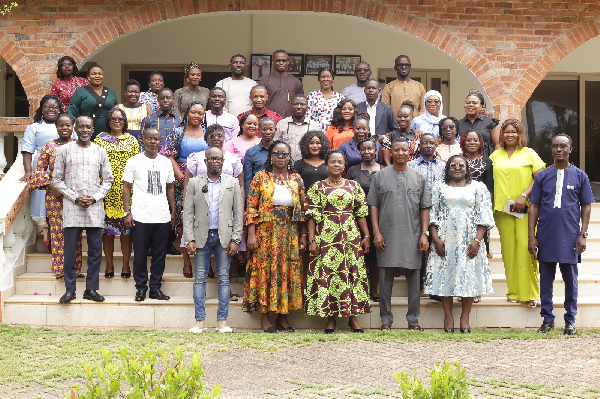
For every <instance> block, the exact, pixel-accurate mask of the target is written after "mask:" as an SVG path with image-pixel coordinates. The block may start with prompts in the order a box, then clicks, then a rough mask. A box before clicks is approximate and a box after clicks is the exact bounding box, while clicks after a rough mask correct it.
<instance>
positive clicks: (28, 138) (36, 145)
mask: <svg viewBox="0 0 600 399" xmlns="http://www.w3.org/2000/svg"><path fill="white" fill-rule="evenodd" d="M57 138H58V133H57V132H56V125H54V123H46V122H44V120H43V119H42V120H41V121H39V122H33V123H32V124H31V125H29V126H27V127H26V128H25V133H23V143H22V144H21V152H28V153H30V154H32V157H33V160H32V163H31V170H32V171H34V170H36V165H37V162H38V157H39V155H40V151H41V150H42V147H43V146H44V144H46V143H47V142H49V141H51V140H54V139H57ZM44 196H45V193H44V191H43V190H34V191H32V192H31V195H30V196H29V197H30V198H31V217H33V218H35V217H46V206H45V205H44Z"/></svg>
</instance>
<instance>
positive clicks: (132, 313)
mask: <svg viewBox="0 0 600 399" xmlns="http://www.w3.org/2000/svg"><path fill="white" fill-rule="evenodd" d="M82 294H83V293H82V292H81V293H80V292H78V297H77V299H76V300H74V301H73V302H72V303H71V304H69V305H60V304H59V303H58V300H59V296H58V295H52V296H48V295H14V296H12V297H11V298H8V299H6V300H5V302H4V314H3V315H4V319H5V322H6V323H9V324H15V323H16V324H21V325H23V324H24V325H36V326H40V325H46V326H68V327H144V328H183V329H187V328H189V327H191V326H192V325H193V324H194V304H193V299H192V298H191V297H190V296H183V297H181V296H173V297H171V300H170V301H158V300H151V299H146V300H145V301H144V302H135V301H134V300H133V296H132V295H128V296H118V295H114V296H111V295H108V296H106V301H105V302H103V303H96V302H92V301H87V300H83V299H81V295H82ZM563 300H564V298H561V297H559V296H555V297H554V307H555V314H556V316H557V317H556V324H557V325H558V326H561V325H563V324H562V323H563V320H562V313H563V310H562V307H563V306H562V302H563ZM217 305H218V301H217V299H216V298H214V297H213V298H210V297H207V300H206V312H207V324H208V326H209V327H211V328H214V326H215V325H216V311H217ZM241 305H242V304H241V301H240V302H230V304H229V317H228V324H229V325H230V326H232V327H233V328H235V329H258V328H260V314H259V313H256V312H255V313H253V314H252V315H249V314H247V313H245V312H242V311H241ZM407 306H408V301H407V298H405V297H395V298H393V299H392V311H393V314H394V320H395V322H394V325H393V327H394V328H406V327H407V322H406V319H405V315H406V311H407ZM460 306H461V305H460V304H459V303H458V302H455V303H454V310H453V313H454V317H455V320H458V318H459V316H460V312H461V309H460ZM371 312H372V313H370V314H365V315H361V316H359V317H358V321H359V323H360V325H361V327H363V328H379V327H380V326H381V320H380V317H379V305H378V304H377V303H371ZM289 320H290V323H291V324H292V325H293V326H294V327H296V328H302V329H319V330H320V329H322V328H324V326H325V319H324V318H320V317H314V316H308V315H306V314H305V313H304V312H303V311H302V310H297V311H293V312H291V313H290V316H289ZM443 320H444V314H443V310H442V306H441V304H440V303H437V302H435V301H432V300H430V299H427V298H422V299H421V316H420V318H419V324H420V325H421V326H422V327H424V328H436V329H441V328H443ZM456 323H458V321H457V322H456ZM470 323H471V327H473V328H474V327H514V328H535V327H539V325H540V324H541V318H540V315H539V308H537V309H530V308H528V307H527V306H526V305H524V304H511V303H508V302H506V300H505V298H485V299H484V300H483V301H482V302H481V303H479V304H474V305H473V309H472V311H471V317H470ZM577 326H578V327H598V326H600V296H594V297H583V298H580V300H579V313H578V315H577ZM338 327H339V329H342V330H344V329H348V327H347V322H346V320H344V319H342V318H340V320H338ZM457 327H458V325H457Z"/></svg>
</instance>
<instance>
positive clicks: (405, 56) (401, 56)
mask: <svg viewBox="0 0 600 399" xmlns="http://www.w3.org/2000/svg"><path fill="white" fill-rule="evenodd" d="M403 57H404V58H408V60H409V61H410V57H409V56H408V55H404V54H400V55H399V56H398V57H396V58H394V64H395V63H396V60H397V59H398V58H403Z"/></svg>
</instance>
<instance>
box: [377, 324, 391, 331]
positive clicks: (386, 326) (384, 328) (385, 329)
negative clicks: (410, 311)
mask: <svg viewBox="0 0 600 399" xmlns="http://www.w3.org/2000/svg"><path fill="white" fill-rule="evenodd" d="M379 329H380V330H381V331H392V326H391V325H389V324H382V325H381V327H380V328H379Z"/></svg>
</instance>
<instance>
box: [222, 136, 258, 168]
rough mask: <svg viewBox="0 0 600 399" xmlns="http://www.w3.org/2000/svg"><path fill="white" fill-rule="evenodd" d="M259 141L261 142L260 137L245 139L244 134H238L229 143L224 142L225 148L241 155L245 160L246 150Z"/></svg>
mask: <svg viewBox="0 0 600 399" xmlns="http://www.w3.org/2000/svg"><path fill="white" fill-rule="evenodd" d="M258 143H260V139H259V138H258V137H256V140H254V141H247V140H244V139H243V138H242V136H237V137H236V138H234V139H233V140H229V141H228V142H227V143H225V144H223V150H224V151H228V152H232V153H234V154H237V155H239V156H240V158H242V162H243V161H244V156H245V155H246V151H248V149H249V148H252V147H254V146H255V145H257V144H258Z"/></svg>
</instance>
